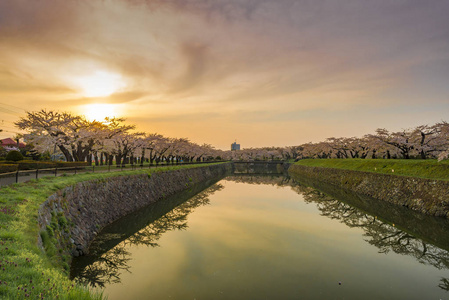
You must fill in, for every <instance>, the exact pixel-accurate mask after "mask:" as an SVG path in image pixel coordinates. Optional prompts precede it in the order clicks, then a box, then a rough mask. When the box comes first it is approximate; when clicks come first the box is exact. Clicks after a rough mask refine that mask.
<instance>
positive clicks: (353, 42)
mask: <svg viewBox="0 0 449 300" xmlns="http://www.w3.org/2000/svg"><path fill="white" fill-rule="evenodd" d="M448 13H449V2H448V1H443V0H441V1H440V0H433V1H431V3H430V2H426V1H418V0H398V1H360V0H342V1H329V0H313V1H312V0H283V1H274V0H264V1H256V0H216V1H210V0H195V1H185V0H127V1H119V0H110V1H100V0H98V1H88V0H77V1H65V0H51V1H50V0H41V1H26V0H15V1H0V39H1V40H2V46H1V47H0V89H1V94H2V95H7V96H8V97H11V98H14V99H15V100H14V101H17V103H18V104H20V105H23V106H26V105H28V102H29V101H30V100H29V99H35V101H33V103H32V104H30V105H35V106H37V105H48V106H50V107H42V108H52V107H58V108H61V109H62V110H64V107H69V106H70V107H73V106H75V105H81V104H87V103H92V102H93V101H99V102H108V103H115V104H120V103H122V104H126V107H127V108H128V109H129V111H131V112H132V113H133V115H131V116H130V117H134V118H141V117H142V116H143V115H148V114H149V112H151V113H152V114H151V116H152V117H151V118H153V119H151V118H150V119H149V120H150V121H151V122H159V123H162V122H166V123H165V124H166V126H169V123H170V122H172V123H173V124H176V125H173V126H180V125H179V124H186V125H185V126H186V127H187V126H188V125H189V123H192V122H196V120H201V118H202V117H201V115H202V114H203V116H204V118H205V119H207V120H210V117H209V116H214V117H215V118H218V119H220V120H232V122H235V124H237V125H238V124H244V125H245V126H246V128H247V127H249V124H250V123H251V122H254V123H260V122H264V121H266V122H270V123H271V124H272V125H273V124H274V123H276V122H283V121H285V120H289V122H290V123H292V122H296V123H295V124H297V125H298V126H299V124H301V126H302V125H304V124H305V123H300V122H303V121H304V120H309V121H310V122H312V121H313V120H321V119H320V112H323V114H324V115H328V114H327V113H326V112H329V111H331V112H333V111H337V110H338V111H339V112H341V111H342V110H344V109H347V110H348V111H350V108H352V107H357V109H358V110H359V111H360V112H363V111H365V113H366V114H368V113H370V112H372V113H373V114H376V116H377V120H380V121H377V122H381V120H382V117H383V116H387V115H388V114H387V113H386V112H385V111H382V110H380V109H376V108H378V107H383V108H385V109H388V108H390V107H396V108H395V109H396V110H398V107H401V106H404V105H407V106H413V107H419V105H420V103H423V102H426V103H428V107H430V110H432V107H435V109H434V112H433V115H434V116H439V115H440V114H443V113H447V112H449V111H447V109H446V110H445V109H443V110H441V109H438V108H437V107H438V105H437V104H436V103H437V101H438V103H440V102H441V101H444V99H448V97H449V86H448V85H445V84H444V78H448V77H449V69H448V68H447V66H448V65H449V30H448V26H447V15H448ZM96 71H104V72H110V73H114V74H120V75H121V77H122V78H123V82H124V85H126V87H125V88H124V89H122V90H121V92H120V93H116V94H113V95H111V96H110V97H107V98H101V99H94V98H83V97H81V95H80V94H78V91H77V88H76V86H74V85H73V82H74V80H73V79H74V78H77V77H79V76H87V75H88V74H89V73H91V72H96ZM339 109H340V110H339ZM155 111H157V113H158V114H159V113H160V115H155ZM217 112H219V113H218V114H219V115H216V114H217ZM409 112H410V110H405V109H404V113H405V114H409ZM164 114H165V115H166V117H164ZM184 114H185V115H184ZM428 114H429V115H431V114H432V113H431V112H429V113H428ZM329 115H330V114H329ZM335 115H336V116H337V117H335V118H333V120H335V122H338V118H339V120H340V122H341V123H344V122H351V121H350V120H346V119H347V116H345V115H344V113H339V114H335ZM360 115H363V114H362V113H360ZM142 120H143V119H142ZM403 120H407V122H409V120H410V117H405V116H404V117H403ZM142 122H143V121H142ZM183 122H184V123H183ZM370 122H376V118H375V117H373V118H372V120H370ZM397 122H398V123H400V122H401V118H398V120H397ZM208 124H212V125H208V126H217V128H218V126H220V125H219V124H218V122H216V123H215V124H213V123H212V122H211V123H208ZM237 125H236V126H237ZM273 126H274V125H273ZM379 126H382V125H380V124H376V125H374V124H373V127H379ZM348 127H350V126H349V125H348ZM232 128H233V129H232V130H236V129H235V128H234V127H232ZM273 128H275V127H273ZM276 128H277V127H276ZM223 130H225V129H223ZM226 130H227V129H226ZM229 130H231V129H229ZM244 130H249V129H244ZM173 132H175V130H173ZM341 135H344V133H342V134H341Z"/></svg>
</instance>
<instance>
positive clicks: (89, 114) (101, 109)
mask: <svg viewBox="0 0 449 300" xmlns="http://www.w3.org/2000/svg"><path fill="white" fill-rule="evenodd" d="M83 112H84V115H85V116H86V118H87V119H88V120H90V121H103V120H104V118H106V117H109V118H111V117H115V116H116V111H115V106H114V105H113V104H99V103H97V104H88V105H85V106H84V107H83Z"/></svg>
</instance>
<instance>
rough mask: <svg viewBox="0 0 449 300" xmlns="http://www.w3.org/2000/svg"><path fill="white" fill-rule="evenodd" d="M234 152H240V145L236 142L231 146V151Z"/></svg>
mask: <svg viewBox="0 0 449 300" xmlns="http://www.w3.org/2000/svg"><path fill="white" fill-rule="evenodd" d="M235 150H240V144H237V142H234V143H232V144H231V151H235Z"/></svg>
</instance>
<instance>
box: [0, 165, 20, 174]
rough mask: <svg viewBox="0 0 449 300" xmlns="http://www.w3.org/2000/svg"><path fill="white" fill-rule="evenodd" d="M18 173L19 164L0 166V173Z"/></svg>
mask: <svg viewBox="0 0 449 300" xmlns="http://www.w3.org/2000/svg"><path fill="white" fill-rule="evenodd" d="M15 171H17V164H15V165H14V164H3V163H2V164H0V173H9V172H15Z"/></svg>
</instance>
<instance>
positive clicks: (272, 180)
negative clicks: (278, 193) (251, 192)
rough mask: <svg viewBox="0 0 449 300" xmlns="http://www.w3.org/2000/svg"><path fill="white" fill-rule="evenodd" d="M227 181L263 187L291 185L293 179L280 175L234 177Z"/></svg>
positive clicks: (228, 178) (228, 177)
mask: <svg viewBox="0 0 449 300" xmlns="http://www.w3.org/2000/svg"><path fill="white" fill-rule="evenodd" d="M225 180H227V181H233V182H237V183H247V184H258V185H259V184H263V185H275V186H286V185H290V182H291V179H290V177H286V176H279V175H255V174H253V175H232V176H227V177H226V178H225Z"/></svg>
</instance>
